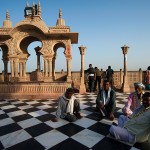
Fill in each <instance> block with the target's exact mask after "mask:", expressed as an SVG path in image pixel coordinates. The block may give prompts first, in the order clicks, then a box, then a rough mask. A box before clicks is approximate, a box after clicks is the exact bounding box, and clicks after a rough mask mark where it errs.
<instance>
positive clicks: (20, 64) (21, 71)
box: [19, 62, 23, 77]
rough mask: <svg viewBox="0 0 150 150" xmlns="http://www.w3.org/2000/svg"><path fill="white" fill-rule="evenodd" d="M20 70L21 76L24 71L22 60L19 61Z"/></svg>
mask: <svg viewBox="0 0 150 150" xmlns="http://www.w3.org/2000/svg"><path fill="white" fill-rule="evenodd" d="M19 71H20V77H22V73H23V70H22V62H20V63H19Z"/></svg>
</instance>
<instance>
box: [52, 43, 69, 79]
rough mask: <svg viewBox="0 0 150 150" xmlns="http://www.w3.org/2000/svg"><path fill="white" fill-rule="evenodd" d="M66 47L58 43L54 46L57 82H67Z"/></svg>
mask: <svg viewBox="0 0 150 150" xmlns="http://www.w3.org/2000/svg"><path fill="white" fill-rule="evenodd" d="M64 51H65V45H64V43H57V44H56V45H55V46H54V52H55V58H54V62H55V63H54V66H53V67H54V68H55V80H57V81H66V78H67V63H66V57H65V54H64Z"/></svg>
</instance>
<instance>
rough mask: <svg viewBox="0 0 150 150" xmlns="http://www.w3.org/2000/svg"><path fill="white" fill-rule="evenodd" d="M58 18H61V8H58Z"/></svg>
mask: <svg viewBox="0 0 150 150" xmlns="http://www.w3.org/2000/svg"><path fill="white" fill-rule="evenodd" d="M59 18H62V10H61V8H60V9H59Z"/></svg>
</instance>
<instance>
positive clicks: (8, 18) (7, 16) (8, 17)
mask: <svg viewBox="0 0 150 150" xmlns="http://www.w3.org/2000/svg"><path fill="white" fill-rule="evenodd" d="M6 20H10V15H9V12H8V9H7V10H6Z"/></svg>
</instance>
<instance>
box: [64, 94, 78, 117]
mask: <svg viewBox="0 0 150 150" xmlns="http://www.w3.org/2000/svg"><path fill="white" fill-rule="evenodd" d="M63 97H64V98H65V100H66V101H68V104H67V106H66V113H70V114H73V109H74V100H75V97H74V96H72V97H71V98H70V99H67V98H66V97H65V96H63Z"/></svg>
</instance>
